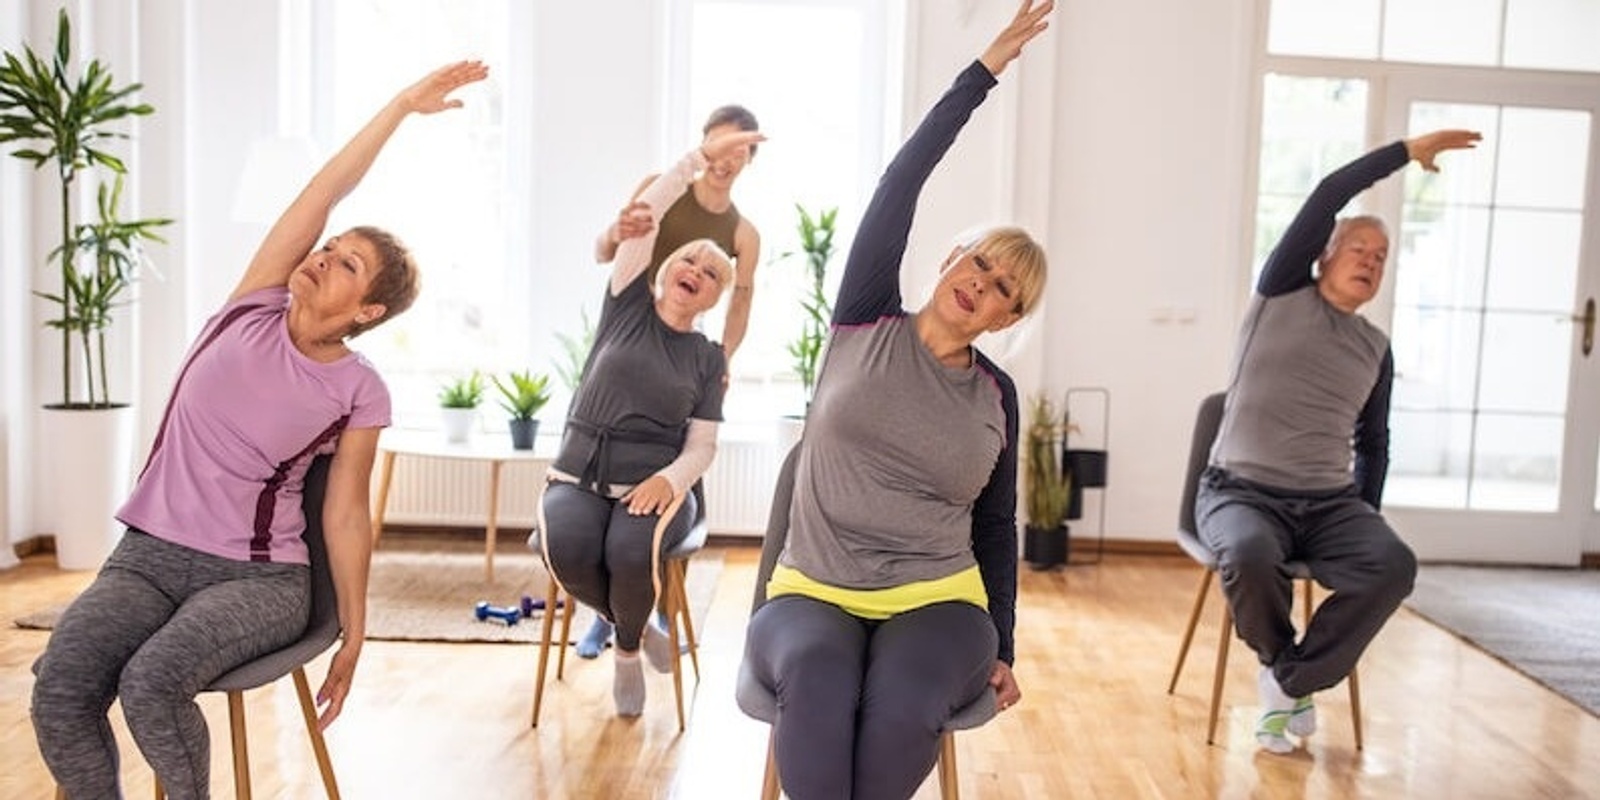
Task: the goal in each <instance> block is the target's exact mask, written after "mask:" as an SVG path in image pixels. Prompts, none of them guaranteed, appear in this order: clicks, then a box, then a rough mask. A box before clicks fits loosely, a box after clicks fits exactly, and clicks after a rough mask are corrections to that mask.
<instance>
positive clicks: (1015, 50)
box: [978, 0, 1056, 78]
mask: <svg viewBox="0 0 1600 800" xmlns="http://www.w3.org/2000/svg"><path fill="white" fill-rule="evenodd" d="M1055 7H1056V4H1055V0H1044V2H1042V3H1039V4H1038V5H1034V0H1022V7H1021V8H1019V9H1017V15H1016V16H1015V17H1012V18H1011V24H1010V25H1007V26H1006V27H1005V30H1003V31H1000V35H999V36H996V37H994V41H993V42H991V43H990V44H989V49H987V50H985V51H983V55H981V56H979V57H978V60H979V61H981V62H983V66H984V67H986V68H987V69H988V70H989V74H990V75H993V76H995V77H997V78H998V77H1000V72H1001V71H1002V70H1004V69H1005V68H1006V65H1007V64H1010V63H1011V62H1012V61H1014V60H1016V58H1017V56H1020V55H1022V46H1023V45H1025V44H1027V43H1028V42H1029V41H1030V40H1031V39H1033V37H1035V36H1038V35H1039V34H1040V33H1043V32H1044V29H1045V28H1048V27H1050V23H1049V22H1047V21H1045V17H1046V16H1048V15H1049V14H1050V11H1051V10H1052V9H1054V8H1055Z"/></svg>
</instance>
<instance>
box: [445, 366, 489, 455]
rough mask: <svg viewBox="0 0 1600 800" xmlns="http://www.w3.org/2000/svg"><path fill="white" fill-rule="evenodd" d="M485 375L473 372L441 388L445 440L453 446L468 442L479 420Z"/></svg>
mask: <svg viewBox="0 0 1600 800" xmlns="http://www.w3.org/2000/svg"><path fill="white" fill-rule="evenodd" d="M484 388H485V386H484V381H483V375H482V374H480V373H479V372H477V371H476V370H474V371H473V373H472V374H471V375H468V376H466V377H464V378H456V379H454V380H451V381H449V382H448V383H445V384H444V385H443V386H441V387H439V411H440V416H441V418H442V419H443V421H444V439H445V441H447V442H450V443H452V444H461V443H464V442H466V441H467V438H468V437H469V436H470V435H471V434H472V425H473V423H474V422H475V421H476V420H477V418H478V406H479V405H480V404H481V403H483V390H484Z"/></svg>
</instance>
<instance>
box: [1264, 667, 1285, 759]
mask: <svg viewBox="0 0 1600 800" xmlns="http://www.w3.org/2000/svg"><path fill="white" fill-rule="evenodd" d="M1256 689H1257V691H1258V692H1259V693H1260V695H1261V718H1260V719H1259V720H1258V721H1257V722H1256V743H1257V744H1259V745H1261V747H1262V749H1264V750H1267V751H1268V752H1272V753H1277V754H1278V755H1285V754H1288V753H1292V752H1294V743H1293V742H1291V741H1289V737H1288V736H1285V735H1284V734H1285V733H1286V732H1287V731H1288V728H1289V719H1290V717H1292V716H1294V707H1295V701H1294V698H1292V697H1290V696H1288V695H1287V694H1284V693H1283V688H1282V687H1280V686H1278V679H1277V678H1275V677H1273V676H1272V669H1271V668H1269V667H1262V668H1261V674H1260V675H1258V676H1256Z"/></svg>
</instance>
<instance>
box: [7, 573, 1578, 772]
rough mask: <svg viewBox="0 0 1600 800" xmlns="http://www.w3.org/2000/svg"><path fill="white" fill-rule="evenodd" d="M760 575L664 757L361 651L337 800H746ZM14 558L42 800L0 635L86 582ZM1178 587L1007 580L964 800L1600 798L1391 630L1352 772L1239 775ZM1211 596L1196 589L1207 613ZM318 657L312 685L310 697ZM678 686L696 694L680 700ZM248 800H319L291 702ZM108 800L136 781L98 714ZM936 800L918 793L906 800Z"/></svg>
mask: <svg viewBox="0 0 1600 800" xmlns="http://www.w3.org/2000/svg"><path fill="white" fill-rule="evenodd" d="M756 557H757V551H756V549H755V548H754V547H748V548H747V547H740V546H734V547H732V548H728V549H726V560H725V566H724V568H723V570H722V571H721V574H720V576H719V578H718V580H719V585H718V586H717V587H716V593H715V599H714V600H713V602H712V606H711V608H710V610H709V612H707V615H706V618H705V619H704V620H701V622H700V626H699V630H700V633H701V644H702V656H701V671H702V680H701V682H700V684H699V687H698V690H696V691H694V695H693V698H692V701H691V702H692V704H693V705H692V707H691V709H690V712H689V714H690V717H689V728H688V731H687V732H686V733H683V734H681V735H680V734H679V733H678V731H677V725H676V720H675V718H674V715H673V711H672V704H671V697H672V688H671V683H670V681H669V679H668V677H667V676H652V677H650V678H649V681H650V683H649V691H650V698H649V701H648V704H647V706H646V709H645V714H644V716H643V717H642V718H640V719H637V720H632V721H625V720H620V719H618V718H616V717H615V716H613V714H612V710H611V698H610V677H611V663H610V659H609V656H602V657H601V658H600V659H599V660H597V661H579V660H577V659H572V660H570V661H569V663H568V673H567V679H566V681H564V682H562V683H559V684H557V683H553V684H552V685H551V686H550V687H549V688H548V689H547V692H546V700H545V711H544V719H543V720H542V721H541V725H540V727H539V729H537V730H531V729H529V727H528V721H529V712H530V709H531V701H532V684H533V666H534V659H535V655H536V651H535V649H534V648H532V647H529V646H526V645H459V644H458V645H450V644H416V643H398V642H369V643H368V645H367V647H366V650H365V652H364V654H363V657H362V661H361V666H360V668H359V670H358V673H357V680H356V687H355V690H354V692H353V693H352V695H351V697H350V700H349V702H348V704H347V705H346V707H345V712H344V716H343V717H342V718H341V719H340V720H339V721H338V722H336V723H335V724H334V726H333V728H332V729H331V730H330V731H329V735H328V741H329V748H330V750H331V751H332V755H333V761H334V764H335V768H336V770H337V772H338V776H339V781H340V787H341V789H342V791H343V795H344V797H346V798H351V799H352V800H363V799H364V798H385V799H386V800H387V799H389V798H534V797H538V798H596V799H598V798H606V799H607V800H610V799H611V798H666V797H675V798H696V799H698V798H753V797H756V796H757V792H758V789H759V787H760V782H761V768H762V763H763V758H764V756H765V752H766V741H767V730H768V729H767V726H765V725H763V724H760V723H757V722H754V721H752V720H749V719H747V718H745V717H744V716H743V715H741V714H740V712H739V711H738V709H737V707H736V706H735V705H734V701H733V683H734V675H735V673H736V670H737V667H738V663H739V658H740V655H741V647H742V643H743V633H744V624H745V620H746V617H747V616H748V613H749V602H750V592H751V585H752V582H753V580H754V573H755V562H756ZM53 563H54V562H53V561H52V559H51V557H50V556H48V555H44V556H32V557H30V558H28V559H27V560H26V561H25V562H24V564H23V565H22V566H20V567H18V568H15V569H12V570H9V571H7V572H4V573H0V625H3V626H0V798H8V799H13V800H20V799H22V798H41V799H42V798H49V797H51V792H52V787H53V784H52V783H51V781H50V777H49V774H48V773H47V772H46V770H45V768H44V765H43V763H42V761H41V760H40V758H39V755H38V751H37V748H36V746H35V744H34V739H33V733H32V729H31V727H30V725H29V722H28V695H29V692H30V690H31V687H32V675H31V674H30V672H29V665H30V664H31V663H32V662H33V659H34V658H35V657H36V656H37V655H38V653H39V652H40V650H41V649H42V648H43V647H44V644H45V640H46V634H45V633H42V632H37V631H24V630H18V629H15V628H13V627H11V626H10V625H9V620H10V619H12V618H13V617H15V616H17V615H19V614H23V613H26V612H29V611H33V610H36V609H38V608H40V607H42V606H45V605H47V604H50V603H54V602H59V601H63V600H66V599H68V598H70V597H71V596H72V595H73V594H74V593H75V592H76V591H78V590H79V589H80V588H81V587H82V586H83V585H84V584H85V583H86V582H87V581H88V579H89V577H90V576H89V575H88V574H85V573H63V572H59V571H57V570H55V569H54V566H53ZM1198 575H1199V571H1198V568H1197V567H1195V566H1193V565H1192V564H1191V563H1190V562H1189V561H1187V560H1185V559H1182V558H1178V557H1165V556H1132V555H1108V556H1107V557H1106V559H1105V561H1104V562H1103V563H1101V564H1099V565H1094V566H1072V567H1068V568H1066V569H1063V570H1058V571H1053V572H1035V571H1032V570H1029V569H1027V568H1024V569H1023V570H1022V580H1021V605H1020V613H1019V616H1020V622H1019V628H1018V644H1017V651H1018V653H1019V658H1018V662H1017V674H1018V676H1019V680H1020V681H1021V683H1022V688H1023V691H1024V695H1025V696H1024V699H1023V702H1022V704H1020V705H1019V706H1017V707H1016V708H1015V709H1013V710H1012V711H1010V712H1007V713H1005V714H1003V715H1001V716H1000V717H999V718H997V719H996V720H994V721H993V722H991V723H990V724H989V725H987V726H986V727H984V728H981V729H979V730H976V731H968V732H963V733H961V734H958V735H957V746H958V752H959V754H960V757H959V761H960V774H961V792H962V795H963V796H964V797H967V798H1015V799H1016V800H1021V799H1022V798H1204V797H1229V798H1232V797H1269V798H1270V797H1309V798H1356V797H1360V798H1391V797H1392V798H1406V797H1416V798H1428V799H1429V800H1443V799H1444V798H1576V797H1596V798H1600V719H1597V718H1596V717H1595V716H1592V715H1590V714H1589V713H1587V712H1585V711H1584V710H1582V709H1581V708H1579V707H1577V706H1575V705H1573V704H1572V703H1570V702H1568V701H1566V700H1564V699H1562V698H1561V697H1559V696H1558V695H1556V694H1553V693H1551V692H1550V691H1548V690H1546V689H1544V688H1543V687H1541V686H1539V685H1537V684H1535V683H1534V682H1532V681H1531V680H1529V679H1527V678H1524V677H1522V676H1521V675H1520V674H1519V673H1517V672H1515V671H1514V670H1512V669H1511V668H1509V667H1507V666H1504V665H1503V664H1501V663H1500V662H1498V661H1496V660H1495V659H1493V658H1492V657H1490V656H1487V655H1485V654H1483V653H1481V652H1479V651H1478V650H1476V649H1474V648H1473V647H1471V646H1469V645H1467V644H1465V643H1463V642H1461V641H1460V640H1458V639H1457V638H1455V637H1454V636H1452V635H1451V634H1449V633H1446V632H1444V631H1442V630H1440V629H1438V628H1436V627H1434V626H1433V625H1431V624H1430V623H1428V622H1426V621H1424V620H1422V619H1421V618H1419V617H1416V616H1414V615H1412V614H1411V613H1409V612H1406V611H1401V612H1400V613H1399V614H1397V615H1396V617H1395V618H1394V619H1393V620H1392V621H1391V623H1390V624H1389V626H1388V627H1387V628H1386V629H1385V630H1384V632H1383V633H1382V635H1381V636H1380V637H1379V638H1378V640H1377V641H1376V642H1375V644H1374V645H1373V647H1372V649H1371V650H1370V651H1369V652H1368V654H1367V656H1366V658H1365V659H1364V660H1363V662H1362V696H1363V702H1364V704H1365V722H1366V749H1365V751H1364V752H1357V751H1356V750H1355V749H1354V747H1353V740H1352V736H1351V729H1350V717H1349V708H1348V705H1347V702H1348V695H1347V693H1346V692H1345V691H1344V690H1343V688H1342V687H1340V688H1338V689H1336V690H1334V691H1330V692H1327V693H1326V696H1325V697H1324V698H1323V699H1322V702H1320V703H1319V710H1320V714H1321V719H1322V725H1323V730H1322V731H1321V732H1320V733H1318V734H1317V735H1316V736H1315V737H1313V739H1312V740H1311V743H1310V745H1309V747H1308V748H1307V749H1304V750H1300V751H1298V752H1296V753H1295V754H1294V755H1291V756H1287V757H1283V756H1270V755H1264V754H1260V753H1258V752H1257V750H1256V748H1255V746H1254V743H1253V741H1252V738H1251V729H1252V725H1253V722H1254V718H1255V708H1254V703H1255V699H1254V694H1255V692H1254V685H1255V684H1254V675H1255V668H1254V666H1253V664H1252V659H1251V657H1250V655H1249V653H1248V650H1247V649H1246V648H1244V647H1243V646H1242V645H1236V646H1235V647H1234V648H1233V658H1232V660H1231V662H1230V663H1231V665H1230V668H1229V675H1228V691H1227V696H1226V700H1225V706H1224V712H1223V713H1224V718H1223V720H1222V721H1221V727H1220V730H1219V732H1218V744H1217V746H1210V747H1208V746H1207V745H1206V744H1205V721H1206V703H1207V698H1208V696H1209V695H1208V692H1209V689H1210V673H1211V664H1212V663H1213V660H1214V657H1215V652H1216V651H1215V647H1216V637H1217V631H1216V625H1217V617H1216V614H1215V613H1214V612H1216V611H1217V606H1216V605H1215V604H1216V603H1217V602H1220V599H1219V598H1218V597H1217V596H1216V595H1215V594H1213V596H1212V598H1211V600H1210V603H1209V604H1208V609H1207V613H1206V615H1205V619H1204V622H1203V623H1202V626H1201V629H1200V631H1199V632H1198V633H1197V634H1196V644H1195V648H1194V650H1193V651H1192V652H1191V654H1190V661H1189V664H1188V665H1187V666H1186V667H1185V675H1184V678H1183V680H1182V681H1181V682H1180V684H1179V687H1178V693H1177V694H1176V695H1175V696H1168V695H1167V694H1166V693H1165V689H1166V684H1167V678H1168V676H1169V674H1170V670H1171V668H1172V661H1173V657H1174V655H1175V652H1176V648H1177V644H1178V637H1179V634H1180V633H1181V630H1182V625H1183V624H1184V621H1185V620H1186V618H1187V616H1186V615H1187V612H1188V610H1189V606H1190V603H1191V601H1192V598H1193V591H1194V587H1195V584H1196V581H1197V579H1198ZM1214 591H1215V590H1214V589H1213V592H1214ZM326 658H327V657H326V656H323V657H322V658H319V659H318V660H317V661H316V662H314V663H313V664H312V665H311V668H310V670H309V673H310V676H311V681H312V686H313V690H315V687H316V686H317V685H318V684H319V683H320V682H321V679H322V675H323V672H324V669H325V667H326ZM689 686H691V687H692V686H693V684H692V683H691V684H689ZM201 703H202V706H203V707H204V708H205V711H206V716H207V718H208V719H209V720H210V721H211V727H212V734H213V752H212V762H213V764H214V765H215V767H214V769H213V774H212V785H213V793H214V795H215V796H217V797H219V798H226V797H232V796H233V788H232V769H231V766H230V763H229V760H228V753H229V750H228V745H227V740H226V738H225V737H226V729H227V723H226V719H227V712H226V704H225V702H224V701H223V698H221V697H219V696H215V695H205V696H203V697H202V700H201ZM247 707H248V713H249V718H250V728H249V730H250V736H251V740H250V741H251V758H252V762H253V763H252V766H253V772H254V781H255V783H254V785H255V787H256V793H255V796H256V797H258V798H296V799H297V800H298V799H299V798H318V797H321V796H322V791H321V786H320V783H319V782H318V778H317V771H316V768H315V765H314V762H313V761H312V757H311V752H310V749H309V747H308V745H307V743H306V739H305V734H304V729H303V727H302V726H301V722H300V719H299V716H298V710H297V706H296V702H295V700H294V694H293V688H292V683H291V682H289V681H282V682H280V684H279V685H277V686H274V687H272V688H268V689H262V690H257V691H255V692H252V693H250V694H249V695H247ZM112 714H113V719H114V720H115V723H116V725H117V729H118V735H119V737H120V741H121V742H122V743H123V750H124V752H123V777H124V789H125V791H126V792H127V793H128V795H129V796H130V797H148V796H149V794H148V792H149V788H148V787H149V785H150V772H149V769H148V768H147V767H146V766H145V765H144V763H143V761H142V760H141V759H140V757H139V755H138V752H137V750H136V749H134V748H133V746H132V744H131V740H130V739H129V738H128V736H127V732H126V729H125V728H123V727H122V724H121V720H120V718H118V717H117V711H116V710H115V709H114V710H113V712H112ZM937 796H938V792H937V787H936V784H935V782H934V781H933V780H931V779H930V780H929V781H928V783H927V784H925V785H924V786H923V788H922V790H921V792H920V793H919V794H918V795H917V797H918V798H934V797H937Z"/></svg>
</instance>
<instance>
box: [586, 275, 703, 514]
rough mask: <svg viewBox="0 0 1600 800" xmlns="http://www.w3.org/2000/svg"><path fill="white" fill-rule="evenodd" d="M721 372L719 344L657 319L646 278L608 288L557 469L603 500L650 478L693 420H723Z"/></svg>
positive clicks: (674, 454)
mask: <svg viewBox="0 0 1600 800" xmlns="http://www.w3.org/2000/svg"><path fill="white" fill-rule="evenodd" d="M726 370H727V360H726V359H725V358H724V356H723V354H722V347H721V346H719V345H717V344H716V343H715V342H712V341H710V340H708V339H707V338H706V337H705V335H704V334H701V333H699V332H697V331H690V332H687V333H686V332H682V331H675V330H673V329H672V328H670V327H668V326H667V324H666V323H665V322H663V321H662V320H661V317H660V316H659V315H657V314H656V310H655V298H654V296H653V295H651V293H650V284H649V280H648V278H647V277H646V276H645V275H644V274H640V275H639V276H638V277H637V278H635V279H634V281H633V282H632V283H630V284H628V286H627V287H625V288H624V289H623V290H622V291H621V292H620V293H618V294H617V295H615V296H612V295H611V293H610V291H609V290H608V291H607V292H606V299H605V303H604V305H603V306H602V307H601V310H600V322H599V324H598V325H596V327H595V337H594V346H593V347H592V348H591V349H590V351H589V360H588V362H587V364H586V365H585V367H584V372H583V380H582V381H581V382H580V383H579V385H578V391H577V394H576V395H575V396H574V397H573V398H572V407H571V409H570V410H569V411H568V415H567V416H568V422H567V430H566V432H565V433H564V435H563V436H562V439H561V449H560V451H559V452H558V453H557V455H556V460H555V464H554V467H555V469H556V470H558V471H560V472H562V473H565V474H567V475H572V476H575V477H577V478H578V479H579V483H581V484H582V485H584V486H586V487H588V488H590V489H593V490H596V491H599V492H601V493H602V494H605V493H608V492H609V491H610V487H611V486H615V485H631V484H636V483H639V482H640V481H643V480H644V479H646V478H648V477H650V476H651V475H653V474H655V473H656V471H658V470H660V469H661V468H662V467H665V466H666V465H668V464H670V463H672V460H673V459H675V458H677V457H678V453H679V452H680V451H682V449H683V440H684V435H685V434H686V432H687V429H688V422H689V419H690V418H694V419H703V420H710V421H721V419H722V393H723V390H722V375H723V373H724V372H725V371H726ZM597 484H600V485H599V486H597Z"/></svg>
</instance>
